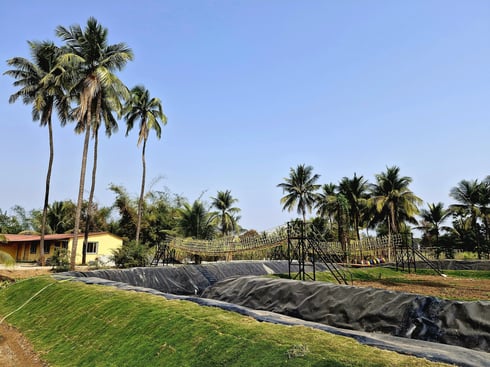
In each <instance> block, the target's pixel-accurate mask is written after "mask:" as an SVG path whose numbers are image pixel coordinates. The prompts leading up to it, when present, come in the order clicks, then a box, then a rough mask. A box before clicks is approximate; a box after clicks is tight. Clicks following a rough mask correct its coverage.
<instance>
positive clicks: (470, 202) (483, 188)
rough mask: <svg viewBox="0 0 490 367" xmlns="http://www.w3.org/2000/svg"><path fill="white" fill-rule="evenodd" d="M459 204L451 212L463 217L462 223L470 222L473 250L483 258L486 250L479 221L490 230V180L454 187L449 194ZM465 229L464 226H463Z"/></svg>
mask: <svg viewBox="0 0 490 367" xmlns="http://www.w3.org/2000/svg"><path fill="white" fill-rule="evenodd" d="M449 196H451V197H452V198H453V199H454V200H456V201H457V204H452V205H450V206H449V209H450V210H451V212H452V213H453V214H454V215H456V216H459V217H461V219H462V221H465V220H467V221H468V222H469V230H470V232H471V236H470V238H472V241H473V243H474V245H473V246H472V247H473V250H475V251H476V252H477V253H478V257H479V258H481V253H482V250H483V249H484V247H485V246H484V244H483V241H484V239H483V236H482V233H481V232H482V231H481V230H480V223H479V219H481V220H482V221H483V224H484V225H485V227H486V229H488V206H489V202H490V180H489V178H488V177H487V178H486V179H485V180H484V181H482V182H479V181H478V180H461V181H460V182H459V183H458V184H457V186H456V187H453V188H452V189H451V191H450V193H449ZM461 228H464V226H461Z"/></svg>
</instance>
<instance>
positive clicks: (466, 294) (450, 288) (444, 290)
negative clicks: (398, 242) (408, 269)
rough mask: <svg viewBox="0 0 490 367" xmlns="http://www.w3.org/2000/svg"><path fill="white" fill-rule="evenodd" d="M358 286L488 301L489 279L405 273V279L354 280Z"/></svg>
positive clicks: (489, 295) (489, 297) (489, 294)
mask: <svg viewBox="0 0 490 367" xmlns="http://www.w3.org/2000/svg"><path fill="white" fill-rule="evenodd" d="M353 285H355V286H358V287H373V288H382V289H389V290H393V291H398V292H407V293H415V294H423V295H426V296H434V297H438V298H445V299H458V300H466V301H477V300H481V301H490V280H489V279H468V278H452V277H451V278H444V277H442V276H440V275H416V274H408V275H406V281H397V282H394V281H390V280H383V279H380V280H377V281H355V282H354V284H353Z"/></svg>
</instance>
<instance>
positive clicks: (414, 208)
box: [370, 166, 423, 236]
mask: <svg viewBox="0 0 490 367" xmlns="http://www.w3.org/2000/svg"><path fill="white" fill-rule="evenodd" d="M375 177H376V183H375V184H373V185H372V188H371V189H372V197H371V199H370V200H371V202H372V203H373V204H374V206H375V207H376V210H377V212H378V213H379V214H380V219H381V220H383V221H386V224H387V227H388V236H391V234H392V233H398V232H399V229H400V225H401V224H402V223H404V222H409V223H412V224H417V220H416V219H415V216H416V215H417V214H418V213H419V209H418V205H420V204H422V202H423V201H422V199H420V198H419V197H418V196H416V195H415V194H414V193H413V192H412V191H410V190H409V188H408V186H409V185H410V183H411V182H412V179H411V178H410V177H407V176H401V177H400V168H399V167H397V166H392V167H388V168H387V169H386V172H382V173H380V174H377V175H375Z"/></svg>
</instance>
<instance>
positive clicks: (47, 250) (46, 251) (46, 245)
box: [44, 241, 51, 254]
mask: <svg viewBox="0 0 490 367" xmlns="http://www.w3.org/2000/svg"><path fill="white" fill-rule="evenodd" d="M50 248H51V244H50V243H48V242H47V241H44V253H45V254H49V249H50Z"/></svg>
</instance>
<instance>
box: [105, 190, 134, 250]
mask: <svg viewBox="0 0 490 367" xmlns="http://www.w3.org/2000/svg"><path fill="white" fill-rule="evenodd" d="M109 189H110V190H111V191H112V192H114V194H115V195H116V200H115V202H114V204H113V206H112V208H113V209H116V210H117V211H118V212H119V216H120V219H119V222H118V224H117V226H116V227H117V228H114V229H115V231H114V232H115V234H117V235H118V236H121V237H124V238H127V239H128V240H129V239H130V238H133V237H134V234H135V233H136V209H135V205H134V203H133V201H132V200H131V198H130V197H129V195H128V193H127V192H126V190H125V189H124V188H123V187H122V186H118V185H114V184H111V185H110V186H109Z"/></svg>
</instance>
